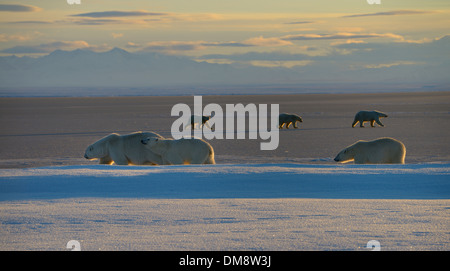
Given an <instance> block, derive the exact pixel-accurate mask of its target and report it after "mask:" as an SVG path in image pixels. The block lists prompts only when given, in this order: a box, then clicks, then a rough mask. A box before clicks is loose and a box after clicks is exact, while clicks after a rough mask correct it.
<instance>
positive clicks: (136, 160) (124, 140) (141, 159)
mask: <svg viewBox="0 0 450 271" xmlns="http://www.w3.org/2000/svg"><path fill="white" fill-rule="evenodd" d="M145 138H162V136H160V135H159V134H156V133H151V132H147V133H143V132H136V133H132V134H128V135H119V134H110V135H108V136H106V137H104V138H102V139H100V140H98V141H97V142H95V143H93V144H92V145H89V146H88V147H87V149H86V152H85V153H84V157H85V158H86V159H100V164H108V165H110V164H112V163H113V162H114V163H115V164H116V165H128V164H133V165H146V164H162V158H161V156H160V155H158V154H155V153H154V152H152V151H151V150H149V149H147V148H145V147H144V146H143V145H142V143H141V140H142V139H145Z"/></svg>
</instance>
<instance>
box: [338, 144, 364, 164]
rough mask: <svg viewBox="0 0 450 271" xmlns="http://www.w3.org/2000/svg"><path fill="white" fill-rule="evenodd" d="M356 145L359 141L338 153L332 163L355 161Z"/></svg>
mask: <svg viewBox="0 0 450 271" xmlns="http://www.w3.org/2000/svg"><path fill="white" fill-rule="evenodd" d="M357 144H359V141H358V142H356V143H355V144H353V145H350V146H348V147H347V148H345V149H343V150H342V151H340V152H339V153H338V154H337V155H336V157H335V158H334V161H336V162H341V163H345V162H350V161H352V160H353V159H355V146H357Z"/></svg>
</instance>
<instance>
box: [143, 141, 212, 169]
mask: <svg viewBox="0 0 450 271" xmlns="http://www.w3.org/2000/svg"><path fill="white" fill-rule="evenodd" d="M141 143H142V144H144V145H145V146H146V147H147V148H148V149H149V150H151V151H152V152H154V153H156V154H159V155H161V157H162V160H163V164H166V165H183V164H215V161H214V150H213V148H212V146H211V145H210V144H209V143H207V142H206V141H204V140H202V139H198V138H181V139H177V140H174V139H163V138H157V137H149V138H146V139H143V140H141Z"/></svg>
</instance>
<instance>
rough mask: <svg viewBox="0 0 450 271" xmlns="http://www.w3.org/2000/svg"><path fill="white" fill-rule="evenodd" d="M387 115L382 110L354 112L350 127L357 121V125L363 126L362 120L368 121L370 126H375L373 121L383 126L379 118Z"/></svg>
mask: <svg viewBox="0 0 450 271" xmlns="http://www.w3.org/2000/svg"><path fill="white" fill-rule="evenodd" d="M387 117H388V115H386V114H385V113H383V112H380V111H376V110H374V111H359V112H358V113H356V115H355V118H354V120H353V123H352V127H355V125H356V124H357V123H358V122H359V126H360V127H363V128H364V122H366V121H370V126H372V127H375V122H376V123H377V124H378V125H380V126H381V127H384V125H383V123H381V121H380V118H387Z"/></svg>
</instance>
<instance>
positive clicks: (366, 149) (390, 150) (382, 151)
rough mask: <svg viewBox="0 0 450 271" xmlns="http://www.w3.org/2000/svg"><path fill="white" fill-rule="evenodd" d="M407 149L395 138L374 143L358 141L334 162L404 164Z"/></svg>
mask: <svg viewBox="0 0 450 271" xmlns="http://www.w3.org/2000/svg"><path fill="white" fill-rule="evenodd" d="M405 155H406V148H405V145H403V143H402V142H400V141H398V140H396V139H393V138H388V137H385V138H379V139H376V140H374V141H362V140H360V141H358V142H356V143H354V144H353V145H350V146H348V147H347V148H345V149H343V150H342V151H341V152H339V153H338V155H337V156H336V158H334V161H336V162H348V161H351V160H354V161H355V164H393V163H396V164H404V163H405Z"/></svg>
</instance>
